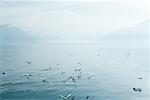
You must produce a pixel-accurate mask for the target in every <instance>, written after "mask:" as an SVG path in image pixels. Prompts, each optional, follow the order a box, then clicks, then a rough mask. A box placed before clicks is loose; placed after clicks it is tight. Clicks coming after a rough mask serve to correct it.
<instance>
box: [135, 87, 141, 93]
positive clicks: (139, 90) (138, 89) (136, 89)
mask: <svg viewBox="0 0 150 100" xmlns="http://www.w3.org/2000/svg"><path fill="white" fill-rule="evenodd" d="M133 91H138V92H139V93H140V92H142V89H141V88H133Z"/></svg>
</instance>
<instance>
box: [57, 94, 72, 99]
mask: <svg viewBox="0 0 150 100" xmlns="http://www.w3.org/2000/svg"><path fill="white" fill-rule="evenodd" d="M59 96H60V97H61V98H62V99H66V100H67V99H68V98H70V97H71V93H69V94H68V95H67V96H63V95H59ZM71 100H73V99H71Z"/></svg>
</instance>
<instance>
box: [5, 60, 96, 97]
mask: <svg viewBox="0 0 150 100" xmlns="http://www.w3.org/2000/svg"><path fill="white" fill-rule="evenodd" d="M25 63H26V64H28V65H33V64H32V62H31V61H26V62H25ZM77 64H78V65H82V64H81V63H80V62H79V63H77ZM56 65H57V66H59V65H60V64H56ZM50 70H52V67H48V68H46V69H42V70H41V71H50ZM74 72H76V73H77V76H69V77H67V78H66V79H65V80H62V82H64V83H66V82H68V81H71V82H74V83H75V82H77V80H78V79H80V78H81V73H82V70H81V69H78V68H75V69H74ZM6 74H7V73H6V72H2V75H6ZM64 74H66V72H62V73H60V75H64ZM32 76H33V75H32V74H22V75H21V76H20V79H19V80H21V79H23V78H25V79H28V80H29V79H31V77H32ZM94 76H95V75H91V76H89V77H87V79H91V78H93V77H94ZM38 79H39V80H41V81H42V82H43V83H49V81H48V80H46V79H45V78H42V77H39V78H38ZM18 82H20V81H17V82H8V83H5V84H3V85H2V86H6V85H15V84H16V83H18ZM56 82H57V81H56ZM52 83H54V82H52ZM59 97H60V98H61V99H63V100H75V96H73V95H72V94H71V93H70V92H69V93H67V94H65V95H59ZM89 98H90V96H89V95H87V96H85V99H89Z"/></svg>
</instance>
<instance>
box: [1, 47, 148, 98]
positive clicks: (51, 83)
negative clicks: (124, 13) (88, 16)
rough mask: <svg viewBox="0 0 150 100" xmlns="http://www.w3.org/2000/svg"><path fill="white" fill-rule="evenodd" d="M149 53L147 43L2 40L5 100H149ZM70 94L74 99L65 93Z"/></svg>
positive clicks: (2, 88)
mask: <svg viewBox="0 0 150 100" xmlns="http://www.w3.org/2000/svg"><path fill="white" fill-rule="evenodd" d="M148 56H149V55H148V49H146V48H101V47H100V45H98V44H95V45H89V44H88V45H87V44H41V45H40V44H39V45H24V46H23V45H3V46H1V47H0V69H1V70H0V99H1V100H148V99H149V90H148V89H149V85H148V80H149V77H148V75H149V73H148V69H149V66H148ZM27 62H28V63H27ZM29 62H30V63H29ZM77 70H79V72H80V73H79V72H78V71H77ZM3 72H5V74H3ZM23 75H24V76H23ZM25 75H31V76H29V77H26V76H25ZM70 76H71V77H73V78H74V79H75V81H73V80H72V79H71V78H70V79H69V80H67V79H68V78H69V77H70ZM78 76H80V77H78ZM138 78H142V79H138ZM43 80H45V81H43ZM64 80H66V82H64ZM133 88H141V89H142V92H140V93H139V92H135V91H133ZM69 93H70V94H71V96H73V97H74V99H73V98H72V99H69V98H67V99H63V98H62V97H61V96H60V95H62V96H67V95H68V94H69ZM87 96H89V97H87Z"/></svg>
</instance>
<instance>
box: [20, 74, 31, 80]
mask: <svg viewBox="0 0 150 100" xmlns="http://www.w3.org/2000/svg"><path fill="white" fill-rule="evenodd" d="M30 76H32V75H31V74H23V75H22V76H21V78H22V77H26V78H27V79H30V78H29V77H30Z"/></svg>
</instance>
